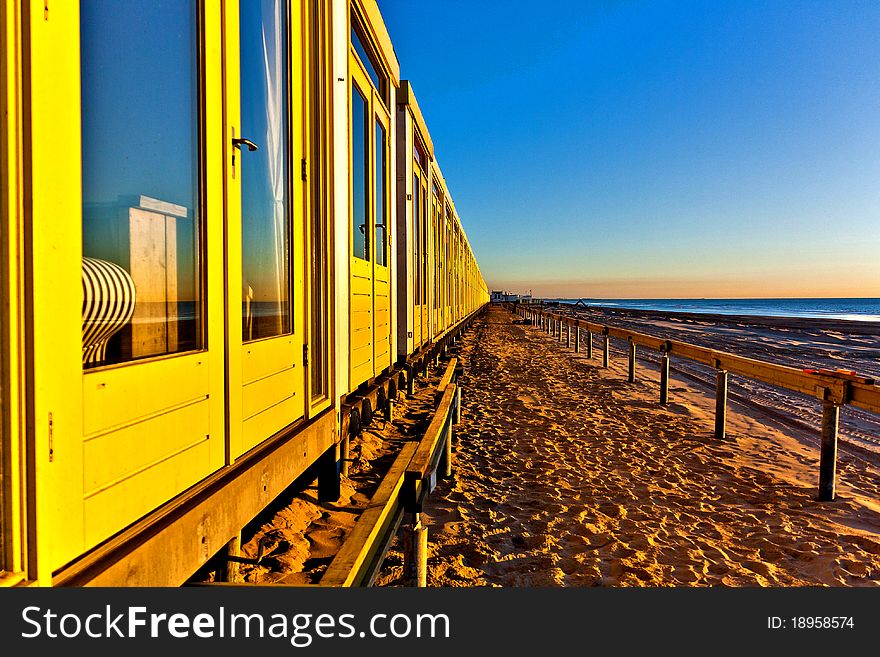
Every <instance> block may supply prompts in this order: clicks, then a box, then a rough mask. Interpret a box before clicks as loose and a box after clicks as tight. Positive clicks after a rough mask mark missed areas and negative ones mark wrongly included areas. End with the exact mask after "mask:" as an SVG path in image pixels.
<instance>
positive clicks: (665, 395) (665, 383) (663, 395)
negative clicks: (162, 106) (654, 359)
mask: <svg viewBox="0 0 880 657" xmlns="http://www.w3.org/2000/svg"><path fill="white" fill-rule="evenodd" d="M668 403H669V354H668V353H666V352H665V351H664V352H663V355H662V356H661V357H660V404H661V405H663V406H666V404H668Z"/></svg>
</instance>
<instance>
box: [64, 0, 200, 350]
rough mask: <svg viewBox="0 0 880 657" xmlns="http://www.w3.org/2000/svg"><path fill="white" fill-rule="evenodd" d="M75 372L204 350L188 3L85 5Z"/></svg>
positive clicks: (191, 8) (194, 73)
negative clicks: (79, 351) (79, 332)
mask: <svg viewBox="0 0 880 657" xmlns="http://www.w3.org/2000/svg"><path fill="white" fill-rule="evenodd" d="M80 6H81V12H80V27H81V35H82V36H81V43H82V50H81V57H82V61H81V66H82V160H83V170H82V180H83V182H82V185H83V188H82V196H83V216H82V222H83V242H82V252H83V365H84V366H85V367H92V366H98V365H105V364H110V363H119V362H124V361H129V360H133V359H138V358H146V357H150V356H158V355H162V354H169V353H176V352H182V351H189V350H193V349H198V348H200V347H201V346H202V329H201V315H202V312H201V302H200V298H201V294H200V280H201V266H202V264H201V262H200V258H199V242H200V233H201V225H200V224H201V216H200V212H199V61H198V37H197V35H198V14H197V8H196V2H195V0H189V1H186V0H124V1H115V2H111V1H109V0H105V1H101V0H82V2H81V5H80Z"/></svg>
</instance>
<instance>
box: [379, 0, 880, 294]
mask: <svg viewBox="0 0 880 657" xmlns="http://www.w3.org/2000/svg"><path fill="white" fill-rule="evenodd" d="M378 2H379V7H380V9H381V11H382V14H383V17H384V19H385V22H386V25H387V26H388V30H389V33H390V35H391V39H392V42H393V43H394V45H395V50H396V52H397V56H398V59H399V60H400V65H401V76H402V77H403V78H404V79H409V80H411V81H412V83H413V87H414V90H415V93H416V97H417V99H418V102H419V105H420V107H421V109H422V113H423V114H424V116H425V119H426V122H427V124H428V129H429V130H430V131H431V136H432V139H433V141H434V144H435V149H436V155H437V158H438V161H439V163H440V166H441V168H442V170H443V173H444V176H445V177H446V180H447V183H448V185H449V189H450V191H451V193H452V195H453V199H454V201H455V203H456V208H457V209H458V211H459V214H460V215H461V218H462V223H463V224H464V227H465V230H466V231H467V233H468V237H469V240H470V242H471V245H472V247H473V249H474V251H475V253H476V256H477V260H478V262H479V263H480V267H481V269H482V272H483V275H484V277H485V278H486V280H487V282H488V284H489V286H490V287H491V288H492V289H501V288H504V289H508V290H511V291H514V292H527V291H528V290H530V289H531V290H532V291H533V292H534V294H535V295H538V296H545V297H551V296H566V297H612V298H615V297H624V298H625V297H630V298H639V297H641V298H656V297H673V298H679V297H801V296H806V297H834V296H842V297H880V38H878V35H880V2H876V1H864V2H856V1H849V0H840V1H831V0H828V1H825V2H814V1H810V0H797V1H788V0H776V1H774V2H766V0H764V1H740V0H727V1H725V2H710V1H704V2H693V1H687V0H674V1H665V0H664V1H651V2H648V1H645V2H640V1H636V0H626V1H624V0H621V1H613V0H604V1H595V2H594V1H590V0H584V1H582V2H578V1H574V0H569V1H561V0H542V1H541V2H534V3H533V2H519V1H518V2H505V1H503V0H419V1H417V2H415V1H413V0H378Z"/></svg>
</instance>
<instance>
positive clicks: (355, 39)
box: [351, 26, 385, 99]
mask: <svg viewBox="0 0 880 657" xmlns="http://www.w3.org/2000/svg"><path fill="white" fill-rule="evenodd" d="M351 45H353V46H354V51H355V52H356V53H357V56H358V59H360V60H361V64H363V65H364V70H365V71H366V72H367V75H368V76H369V77H370V80H372V82H373V86H374V87H376V91H378V92H379V95H380V96H381V97H382V98H383V99H384V98H385V76H384V75H382V74H381V73H380V72H379V71H380V70H381V69H380V67H378V66H376V65H375V63H374V62H373V58H372V57H370V55H369V53H368V52H367V49H366V48H364V44H363V41H361V37H360V35H359V34H358V30H357V29H356V28H355V27H354V26H352V28H351Z"/></svg>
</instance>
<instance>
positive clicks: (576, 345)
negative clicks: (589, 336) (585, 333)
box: [574, 327, 581, 354]
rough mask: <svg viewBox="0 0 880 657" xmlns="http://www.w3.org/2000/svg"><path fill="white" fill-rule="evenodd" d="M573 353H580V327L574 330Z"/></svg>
mask: <svg viewBox="0 0 880 657" xmlns="http://www.w3.org/2000/svg"><path fill="white" fill-rule="evenodd" d="M574 353H576V354H579V353H581V329H580V327H577V328H575V330H574Z"/></svg>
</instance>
